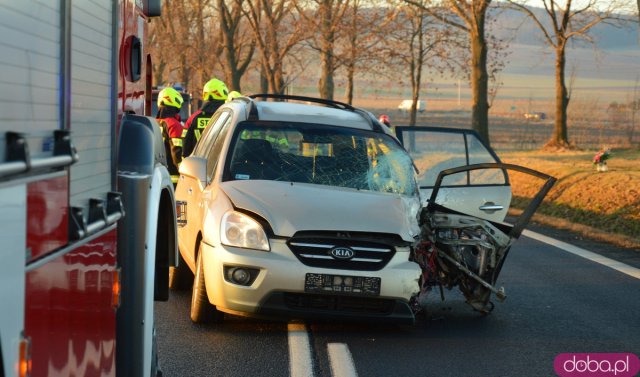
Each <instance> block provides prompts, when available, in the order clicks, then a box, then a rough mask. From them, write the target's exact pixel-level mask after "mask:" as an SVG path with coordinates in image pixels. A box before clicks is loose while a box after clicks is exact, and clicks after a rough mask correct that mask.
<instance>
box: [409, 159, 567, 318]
mask: <svg viewBox="0 0 640 377" xmlns="http://www.w3.org/2000/svg"><path fill="white" fill-rule="evenodd" d="M484 168H500V169H504V170H505V171H506V170H517V171H519V172H523V173H527V174H531V175H534V176H536V177H538V178H542V179H543V180H545V181H544V183H543V184H542V185H541V186H542V187H541V189H540V191H539V192H538V193H537V194H536V195H535V197H534V198H533V199H532V200H531V202H530V203H529V205H528V207H527V208H526V209H525V210H524V211H523V213H522V214H521V215H520V216H519V217H518V218H517V219H516V221H515V223H514V224H513V225H510V224H505V223H495V222H492V221H489V220H485V219H481V218H478V217H475V216H470V215H465V214H462V213H459V212H456V211H453V210H450V209H448V208H446V207H444V206H442V205H439V204H436V199H437V194H438V191H439V189H440V186H441V183H442V179H443V178H444V176H446V175H449V174H455V173H459V172H461V171H469V170H475V169H484ZM554 183H555V178H553V177H551V176H548V175H546V174H543V173H540V172H537V171H534V170H531V169H527V168H524V167H520V166H517V165H510V164H478V165H469V166H464V167H460V168H454V169H448V170H444V171H442V172H441V173H440V175H439V176H438V180H437V183H436V186H435V188H434V190H433V191H432V194H431V198H430V199H429V204H428V205H427V206H426V207H424V208H422V210H421V212H420V215H419V225H420V236H419V239H418V241H417V242H416V243H415V245H414V248H413V256H412V258H413V260H414V261H415V262H416V263H418V264H419V265H420V267H421V269H422V276H421V279H420V293H419V294H418V295H417V296H416V297H414V299H413V303H412V304H413V309H414V312H416V313H417V312H419V311H421V310H422V309H423V308H424V307H425V302H426V296H427V294H429V292H431V291H433V289H434V288H438V289H439V291H440V296H441V298H442V300H444V288H447V289H449V290H451V289H453V288H454V287H458V288H459V289H460V291H461V292H462V294H463V295H464V297H465V299H466V302H467V304H469V305H470V306H471V307H472V308H473V309H474V310H477V311H479V312H481V313H485V314H486V313H489V312H491V311H492V310H493V307H494V305H493V303H492V302H491V296H492V294H494V295H495V297H496V298H497V299H498V301H504V300H505V299H506V297H507V296H506V293H505V290H504V288H502V287H499V288H498V287H496V285H495V284H496V282H497V280H498V276H499V274H500V271H501V269H502V266H503V264H504V261H505V259H506V257H507V255H508V253H509V250H510V248H511V245H512V244H513V243H514V242H515V240H516V239H518V237H519V236H520V234H521V233H522V231H523V230H524V228H525V226H526V225H527V224H528V223H529V221H530V219H531V217H532V216H533V213H534V212H535V211H536V209H537V208H538V206H539V205H540V203H541V202H542V199H543V198H544V197H545V196H546V194H547V193H548V191H549V190H550V189H551V187H552V186H553V184H554Z"/></svg>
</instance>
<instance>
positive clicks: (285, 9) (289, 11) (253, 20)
mask: <svg viewBox="0 0 640 377" xmlns="http://www.w3.org/2000/svg"><path fill="white" fill-rule="evenodd" d="M236 1H238V2H239V3H240V4H244V6H243V13H244V14H245V16H246V17H247V20H248V21H249V25H250V26H251V30H252V31H253V38H254V40H255V42H256V47H257V49H258V52H259V54H260V63H259V64H260V70H261V75H262V76H263V77H264V79H266V81H267V84H268V88H269V92H271V93H277V94H283V93H284V91H285V87H286V77H285V71H284V62H285V61H286V59H287V57H289V55H290V54H292V51H294V48H295V47H298V46H299V45H300V43H301V42H302V41H303V40H304V39H305V38H306V37H307V33H306V32H305V30H304V29H303V28H302V27H301V25H302V23H300V22H298V21H297V19H296V17H297V16H298V15H297V14H296V12H295V4H294V3H293V2H292V1H290V0H236Z"/></svg>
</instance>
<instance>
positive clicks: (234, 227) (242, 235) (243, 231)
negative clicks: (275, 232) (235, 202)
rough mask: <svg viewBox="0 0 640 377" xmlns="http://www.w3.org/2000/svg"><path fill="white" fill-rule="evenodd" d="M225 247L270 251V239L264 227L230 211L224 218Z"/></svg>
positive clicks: (221, 237)
mask: <svg viewBox="0 0 640 377" xmlns="http://www.w3.org/2000/svg"><path fill="white" fill-rule="evenodd" d="M220 239H221V242H222V244H223V245H227V246H235V247H242V248H245V249H256V250H264V251H269V239H268V238H267V234H266V233H265V232H264V229H262V226H261V225H260V224H259V223H258V222H257V221H255V220H254V219H252V218H251V217H249V216H247V215H245V214H244V213H240V212H236V211H229V212H227V213H225V214H224V216H222V224H221V225H220Z"/></svg>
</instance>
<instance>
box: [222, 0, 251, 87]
mask: <svg viewBox="0 0 640 377" xmlns="http://www.w3.org/2000/svg"><path fill="white" fill-rule="evenodd" d="M216 10H217V15H218V18H219V22H220V31H221V33H222V42H223V43H222V46H223V50H224V56H225V63H226V64H224V71H225V81H226V82H227V84H228V86H229V87H230V89H231V90H237V91H239V92H241V91H242V89H241V87H240V81H241V79H242V76H243V75H244V74H245V72H246V71H247V68H248V67H249V65H250V64H251V62H252V59H253V54H254V51H255V47H256V41H255V40H254V39H253V38H250V33H245V31H246V30H245V29H244V27H245V25H243V20H246V19H245V18H244V16H243V13H242V4H241V3H239V2H237V1H229V0H217V9H216ZM246 27H247V28H248V25H247V26H246Z"/></svg>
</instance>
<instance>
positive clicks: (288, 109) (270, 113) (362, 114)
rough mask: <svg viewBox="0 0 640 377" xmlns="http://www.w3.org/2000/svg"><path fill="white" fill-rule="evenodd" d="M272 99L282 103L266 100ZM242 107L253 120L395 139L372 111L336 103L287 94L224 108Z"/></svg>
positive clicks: (247, 99)
mask: <svg viewBox="0 0 640 377" xmlns="http://www.w3.org/2000/svg"><path fill="white" fill-rule="evenodd" d="M270 98H273V99H277V100H278V101H266V99H270ZM238 105H239V106H240V107H242V108H244V110H245V111H246V113H245V116H246V119H247V120H249V121H258V120H260V121H276V122H277V121H280V122H302V123H313V124H322V125H329V126H337V127H348V128H356V129H361V130H369V131H373V132H376V133H383V134H387V135H390V136H392V137H395V135H394V134H393V132H391V130H390V129H389V128H388V127H386V126H385V125H383V124H382V123H380V122H379V121H378V119H377V118H376V117H375V116H374V115H373V114H372V113H371V112H369V111H367V110H364V109H359V108H355V107H353V106H351V105H349V104H347V103H343V102H338V101H334V100H327V99H323V98H315V97H305V96H296V95H287V94H253V95H250V96H248V97H244V96H243V97H237V98H234V99H233V101H231V102H229V103H227V104H225V106H224V107H230V108H236V106H238Z"/></svg>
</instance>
